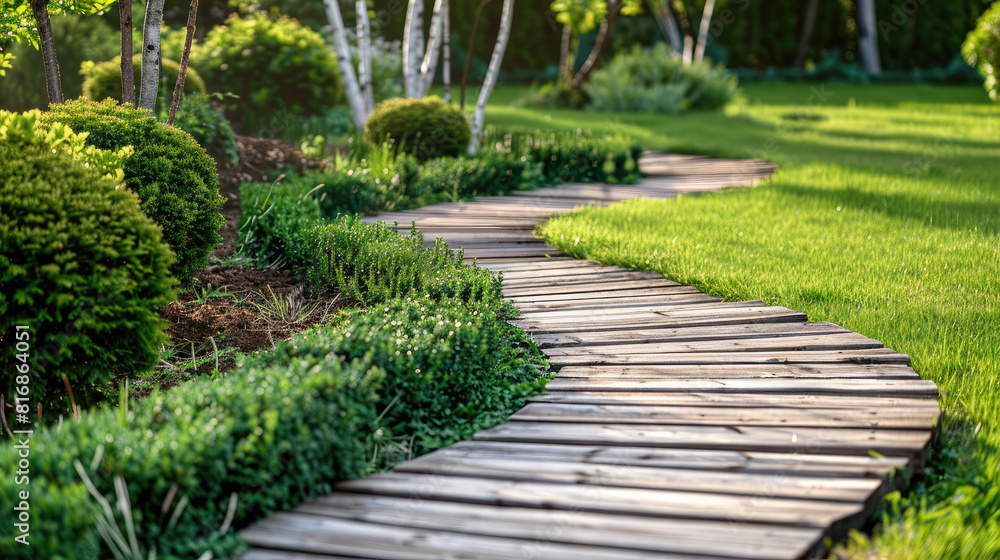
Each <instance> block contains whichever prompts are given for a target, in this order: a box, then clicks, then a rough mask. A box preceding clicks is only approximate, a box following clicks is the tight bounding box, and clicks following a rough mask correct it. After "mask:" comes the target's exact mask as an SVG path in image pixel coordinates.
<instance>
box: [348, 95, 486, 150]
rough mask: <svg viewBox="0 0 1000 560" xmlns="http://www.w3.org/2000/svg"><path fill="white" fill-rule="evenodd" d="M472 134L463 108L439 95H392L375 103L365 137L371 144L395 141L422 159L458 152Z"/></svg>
mask: <svg viewBox="0 0 1000 560" xmlns="http://www.w3.org/2000/svg"><path fill="white" fill-rule="evenodd" d="M471 137H472V132H471V131H470V130H469V123H468V121H466V120H465V115H464V114H463V113H462V111H461V110H460V109H459V108H458V107H454V106H452V105H449V104H447V103H445V102H444V100H443V99H441V98H440V97H436V96H431V97H425V98H423V99H412V98H397V99H388V100H386V101H383V102H381V103H379V104H377V105H375V109H374V110H372V112H371V114H370V115H368V121H366V122H365V140H366V141H368V142H369V143H370V144H372V145H375V146H381V145H382V143H383V142H391V143H393V145H394V149H395V150H396V151H397V152H405V153H408V154H413V155H414V156H416V157H417V159H419V160H421V161H423V160H427V159H431V158H435V157H443V156H457V155H458V154H460V153H463V152H464V151H465V149H466V148H467V147H468V146H469V139H470V138H471Z"/></svg>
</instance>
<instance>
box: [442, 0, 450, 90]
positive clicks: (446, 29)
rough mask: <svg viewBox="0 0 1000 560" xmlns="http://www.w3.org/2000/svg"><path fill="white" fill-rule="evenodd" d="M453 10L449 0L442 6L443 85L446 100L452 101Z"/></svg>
mask: <svg viewBox="0 0 1000 560" xmlns="http://www.w3.org/2000/svg"><path fill="white" fill-rule="evenodd" d="M450 18H451V10H450V8H449V6H448V0H444V5H443V6H442V7H441V40H442V44H441V51H442V52H441V55H442V58H444V60H443V61H442V67H441V85H443V86H444V102H445V103H451V25H450V23H449V20H450Z"/></svg>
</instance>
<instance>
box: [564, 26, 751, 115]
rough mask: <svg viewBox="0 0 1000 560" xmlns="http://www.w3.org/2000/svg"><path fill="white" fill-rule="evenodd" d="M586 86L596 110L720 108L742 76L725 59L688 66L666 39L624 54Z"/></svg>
mask: <svg viewBox="0 0 1000 560" xmlns="http://www.w3.org/2000/svg"><path fill="white" fill-rule="evenodd" d="M584 88H585V89H586V91H587V94H588V95H589V96H590V105H589V106H588V108H590V109H593V110H595V111H638V112H644V113H667V114H675V113H680V112H683V111H687V110H705V111H710V110H716V109H720V108H722V107H723V106H724V105H725V104H726V103H728V102H730V101H731V100H732V99H733V98H734V97H735V96H736V93H737V88H736V78H735V77H734V76H731V75H729V74H727V73H726V71H725V69H724V68H723V67H722V66H721V65H719V66H712V65H711V64H699V65H691V66H684V64H683V62H682V61H681V59H680V57H677V56H673V55H672V53H671V52H670V47H668V46H667V45H665V44H663V43H660V44H658V45H657V46H655V47H653V48H652V49H651V50H648V51H643V50H642V49H640V48H639V47H638V46H637V47H635V48H633V49H632V52H631V53H626V54H619V55H618V56H616V57H614V58H613V59H612V60H611V62H610V63H609V64H608V65H607V66H606V67H605V68H602V69H600V70H597V71H595V72H594V74H593V76H592V77H591V80H590V82H589V83H587V84H586V85H584Z"/></svg>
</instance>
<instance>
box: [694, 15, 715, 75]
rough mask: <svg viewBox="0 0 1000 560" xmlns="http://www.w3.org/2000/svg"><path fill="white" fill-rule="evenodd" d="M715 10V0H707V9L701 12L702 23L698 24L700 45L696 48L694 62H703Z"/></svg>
mask: <svg viewBox="0 0 1000 560" xmlns="http://www.w3.org/2000/svg"><path fill="white" fill-rule="evenodd" d="M714 11H715V0H706V2H705V9H704V10H702V12H701V23H700V24H699V25H698V45H697V46H696V47H695V48H694V63H695V64H701V61H702V60H704V59H705V45H706V44H707V43H708V32H709V30H710V29H711V23H712V12H714Z"/></svg>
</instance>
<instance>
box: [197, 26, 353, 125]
mask: <svg viewBox="0 0 1000 560" xmlns="http://www.w3.org/2000/svg"><path fill="white" fill-rule="evenodd" d="M192 64H194V65H195V66H196V67H197V68H198V71H199V72H201V75H202V77H204V78H205V81H206V82H207V83H208V85H209V86H210V87H211V88H212V90H213V91H220V92H231V93H234V94H236V95H238V96H239V98H238V99H231V100H229V101H227V109H238V110H239V114H240V115H241V116H242V121H243V123H242V124H243V126H244V127H245V128H252V127H254V126H260V125H265V126H268V125H269V124H270V123H269V119H272V118H274V117H275V116H276V114H281V113H291V114H294V115H318V114H322V113H323V112H324V111H325V110H326V109H328V108H330V107H332V106H334V105H336V103H337V102H338V100H339V99H340V97H341V89H340V74H339V73H338V72H337V58H336V56H335V55H334V53H333V49H331V48H330V46H329V45H327V44H326V42H325V41H324V40H323V38H322V37H321V36H320V35H319V34H318V33H316V32H315V31H313V30H311V29H308V28H306V27H302V25H300V24H299V23H298V22H297V21H296V20H294V19H291V18H289V17H287V16H281V17H274V16H269V15H267V14H262V13H255V14H252V15H248V16H245V17H240V16H235V15H234V16H233V17H231V18H229V19H228V20H227V21H226V24H225V25H221V26H219V27H216V28H214V29H212V30H211V31H209V32H208V35H207V36H206V37H205V41H204V43H202V45H200V46H199V47H198V48H197V49H196V50H195V52H194V54H193V55H192ZM232 114H236V113H232Z"/></svg>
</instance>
